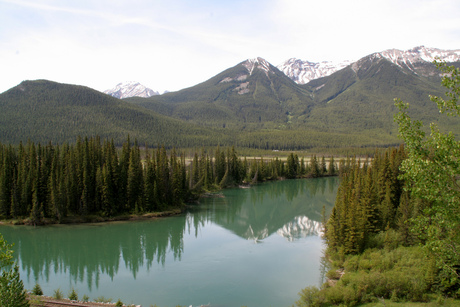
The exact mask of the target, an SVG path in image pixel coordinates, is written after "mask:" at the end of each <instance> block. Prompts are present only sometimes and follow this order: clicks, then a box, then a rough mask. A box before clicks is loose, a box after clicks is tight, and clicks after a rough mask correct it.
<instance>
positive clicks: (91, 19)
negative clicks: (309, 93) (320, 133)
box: [0, 0, 460, 92]
mask: <svg viewBox="0 0 460 307" xmlns="http://www.w3.org/2000/svg"><path fill="white" fill-rule="evenodd" d="M459 5H460V4H457V3H456V2H455V1H454V0H422V1H416V0H409V1H399V0H382V1H378V2H376V1H375V2H374V1H365V0H356V1H352V2H349V1H348V2H346V1H338V0H323V1H310V0H270V1H263V0H244V1H243V0H234V1H212V0H196V1H190V2H189V1H184V0H168V1H166V0H164V1H160V0H156V1H146V0H135V1H122V0H120V1H103V0H101V1H90V0H81V1H52V0H34V1H31V0H0V66H1V67H2V71H7V72H8V73H3V74H1V75H0V92H2V91H4V90H6V89H8V88H11V87H13V86H15V85H17V84H18V83H20V82H21V81H22V80H25V79H38V78H44V79H50V80H54V81H58V82H66V83H74V84H82V85H87V86H90V87H93V88H96V89H98V90H105V89H108V88H112V87H113V86H114V85H115V84H117V83H118V82H121V81H125V80H136V81H139V82H141V83H143V84H144V85H146V86H149V87H151V88H152V89H154V90H159V91H163V90H178V89H180V88H183V87H187V86H192V85H195V84H197V83H200V82H203V81H205V80H206V79H208V78H210V77H212V76H213V75H215V74H217V73H219V72H221V71H223V70H224V69H226V68H229V67H231V66H233V65H236V64H237V63H239V62H240V61H243V60H245V59H247V58H253V57H256V56H261V57H264V58H266V59H267V60H268V61H270V62H271V63H272V64H274V65H277V64H279V63H281V62H282V61H284V60H286V59H288V58H290V57H299V58H302V59H304V60H310V61H322V60H345V59H358V58H360V57H362V56H365V55H367V54H369V53H372V52H376V51H381V50H384V49H389V48H398V49H408V48H412V47H414V46H417V45H426V46H429V47H439V48H447V49H458V48H460V20H459V17H458V16H459V12H460V7H459Z"/></svg>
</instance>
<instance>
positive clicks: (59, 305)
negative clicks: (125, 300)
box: [29, 295, 136, 307]
mask: <svg viewBox="0 0 460 307" xmlns="http://www.w3.org/2000/svg"><path fill="white" fill-rule="evenodd" d="M29 304H30V306H31V307H43V306H46V307H68V306H73V307H115V306H117V304H116V303H98V302H83V301H73V300H69V299H59V300H58V299H55V298H53V297H49V296H40V295H29ZM123 306H136V305H123Z"/></svg>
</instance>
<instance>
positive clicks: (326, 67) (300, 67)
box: [277, 58, 352, 84]
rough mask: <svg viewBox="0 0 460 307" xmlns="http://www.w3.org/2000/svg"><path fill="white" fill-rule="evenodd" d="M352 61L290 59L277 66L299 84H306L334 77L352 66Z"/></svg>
mask: <svg viewBox="0 0 460 307" xmlns="http://www.w3.org/2000/svg"><path fill="white" fill-rule="evenodd" d="M351 63H352V61H343V62H330V61H323V62H319V63H315V62H309V61H303V60H301V59H296V58H290V59H289V60H287V61H285V62H284V63H282V64H280V65H278V66H277V68H278V69H279V70H281V71H282V72H284V74H285V75H286V76H288V77H289V78H291V79H292V80H293V81H294V82H296V83H298V84H306V83H308V82H310V81H311V80H314V79H318V78H321V77H327V76H329V75H332V74H333V73H335V72H336V71H338V70H340V69H342V68H344V67H346V66H348V65H350V64H351Z"/></svg>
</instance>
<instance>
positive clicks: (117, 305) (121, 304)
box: [115, 299, 123, 307]
mask: <svg viewBox="0 0 460 307" xmlns="http://www.w3.org/2000/svg"><path fill="white" fill-rule="evenodd" d="M115 306H116V307H123V302H122V301H121V300H120V299H118V301H117V302H116V304H115Z"/></svg>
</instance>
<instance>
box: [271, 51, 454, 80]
mask: <svg viewBox="0 0 460 307" xmlns="http://www.w3.org/2000/svg"><path fill="white" fill-rule="evenodd" d="M367 58H385V59H387V60H389V61H390V62H392V63H393V64H395V65H397V66H399V67H401V68H404V69H409V70H410V71H412V72H413V73H415V74H421V75H422V76H425V77H427V76H429V74H428V73H427V72H425V71H424V69H423V66H424V65H425V64H431V63H432V62H433V61H434V60H435V59H436V58H439V59H440V60H442V61H446V62H458V61H460V49H456V50H443V49H438V48H426V47H425V46H418V47H415V48H412V49H409V50H405V51H403V50H399V49H388V50H385V51H381V52H375V53H372V54H370V55H368V56H365V57H363V58H361V59H360V60H358V61H343V62H337V63H334V62H329V61H323V62H319V63H314V62H309V61H303V60H301V59H296V58H291V59H289V60H287V61H285V62H284V63H282V64H280V65H277V68H278V69H279V70H281V71H282V72H284V73H285V74H286V76H288V77H289V78H291V79H292V80H293V81H294V82H296V83H297V84H307V83H308V82H310V81H312V80H316V79H319V78H323V77H327V76H330V75H332V74H333V73H335V72H337V71H339V70H341V69H343V68H345V67H347V66H349V65H352V67H353V69H354V70H356V69H357V67H358V65H359V63H360V62H362V61H363V60H365V59H367Z"/></svg>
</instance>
